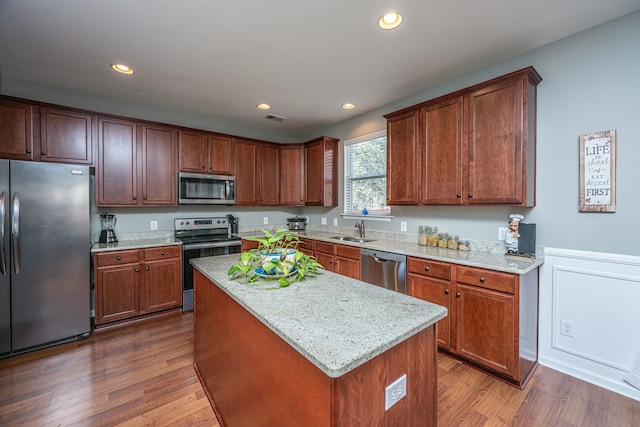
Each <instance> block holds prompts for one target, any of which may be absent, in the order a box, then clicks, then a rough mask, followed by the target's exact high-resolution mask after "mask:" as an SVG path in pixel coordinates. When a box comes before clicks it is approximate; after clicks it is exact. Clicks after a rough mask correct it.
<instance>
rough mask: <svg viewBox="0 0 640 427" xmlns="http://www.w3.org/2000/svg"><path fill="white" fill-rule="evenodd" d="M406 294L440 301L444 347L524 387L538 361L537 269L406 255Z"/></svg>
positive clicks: (436, 301) (442, 345)
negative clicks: (444, 311) (508, 270)
mask: <svg viewBox="0 0 640 427" xmlns="http://www.w3.org/2000/svg"><path fill="white" fill-rule="evenodd" d="M408 271H409V274H408V293H409V295H412V296H415V297H417V298H421V299H424V300H427V301H430V302H433V303H435V304H439V305H443V306H445V307H447V309H448V310H449V315H448V316H447V317H446V318H445V319H442V320H441V321H439V322H438V326H437V329H438V345H439V347H440V348H441V349H442V350H445V351H446V352H449V353H450V354H452V355H454V356H456V357H459V358H461V359H462V360H464V361H467V362H470V363H471V364H473V365H476V366H479V367H482V368H485V369H487V370H489V371H490V372H491V373H493V374H495V375H497V376H498V377H500V378H502V379H504V380H506V381H508V382H510V383H512V384H514V385H516V386H519V387H524V385H525V384H526V382H527V381H528V379H529V377H530V375H531V373H532V372H533V368H534V367H535V365H536V363H537V356H538V348H537V332H538V327H537V325H538V314H537V313H538V311H537V307H538V269H534V270H532V271H530V272H528V273H526V274H523V275H519V274H510V273H502V272H497V271H492V270H485V269H481V268H475V267H467V266H460V265H454V264H448V263H444V262H438V261H429V260H424V259H420V258H412V257H409V260H408Z"/></svg>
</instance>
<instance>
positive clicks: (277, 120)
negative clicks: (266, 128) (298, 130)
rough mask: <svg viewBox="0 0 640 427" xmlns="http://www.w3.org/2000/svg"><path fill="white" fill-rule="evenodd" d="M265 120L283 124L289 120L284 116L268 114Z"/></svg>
mask: <svg viewBox="0 0 640 427" xmlns="http://www.w3.org/2000/svg"><path fill="white" fill-rule="evenodd" d="M265 119H269V120H274V121H276V122H283V121H285V120H287V118H286V117H284V116H278V115H276V114H267V116H266V117H265Z"/></svg>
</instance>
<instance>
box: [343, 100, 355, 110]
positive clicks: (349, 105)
mask: <svg viewBox="0 0 640 427" xmlns="http://www.w3.org/2000/svg"><path fill="white" fill-rule="evenodd" d="M342 108H344V109H345V110H353V109H354V108H356V104H352V103H350V102H347V103H346V104H342Z"/></svg>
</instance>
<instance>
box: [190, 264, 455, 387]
mask: <svg viewBox="0 0 640 427" xmlns="http://www.w3.org/2000/svg"><path fill="white" fill-rule="evenodd" d="M237 260H238V255H237V254H235V255H226V256H216V257H207V258H198V259H193V260H191V263H192V264H193V265H194V267H195V268H196V269H197V270H199V271H200V272H201V273H202V274H203V275H204V276H205V277H206V278H208V279H209V280H211V281H212V282H214V283H215V284H216V285H217V286H218V287H219V288H221V289H222V290H223V291H224V292H225V293H226V294H227V295H229V296H230V297H231V298H232V299H233V300H235V301H236V302H237V303H239V304H240V305H241V306H242V307H243V308H244V309H246V310H247V311H249V312H250V313H252V314H253V316H255V317H256V318H257V319H259V320H260V321H261V322H262V323H263V324H265V325H266V326H267V327H268V328H269V329H271V330H272V331H273V332H274V333H275V334H277V335H278V336H280V337H281V338H282V339H283V340H284V341H285V342H287V343H288V344H289V345H290V346H291V347H293V348H294V349H296V350H297V351H298V352H299V353H301V354H302V355H303V356H304V357H305V358H306V359H307V360H309V361H310V362H311V363H313V364H314V365H315V366H316V367H318V368H319V369H320V370H321V371H323V372H324V373H325V374H326V375H327V376H328V377H331V378H337V377H340V376H342V375H344V374H345V373H347V372H349V371H351V370H353V369H354V368H356V367H358V366H360V365H363V364H365V363H366V362H367V361H369V360H371V359H373V358H375V357H376V356H378V355H380V354H382V353H384V352H385V351H387V350H389V349H390V348H392V347H394V346H396V345H397V344H399V343H400V342H402V341H404V340H406V339H408V338H410V337H412V336H414V335H415V334H417V333H419V332H420V331H422V330H424V329H426V328H428V327H429V326H431V325H433V324H434V323H435V322H437V321H438V320H440V319H442V318H444V317H445V316H446V315H447V309H446V308H444V307H442V306H439V305H436V304H432V303H429V302H426V301H423V300H419V299H417V298H413V297H409V296H407V295H403V294H399V293H397V292H393V291H389V290H386V289H383V288H380V287H377V286H371V285H369V284H366V283H364V282H361V281H359V280H354V279H350V278H348V277H345V276H341V275H338V274H334V273H331V272H327V271H322V272H320V273H319V274H318V275H317V276H316V277H313V278H310V279H307V280H305V281H302V282H297V283H293V284H292V285H291V286H289V287H287V288H281V289H277V290H265V289H260V285H249V284H242V283H239V282H237V281H235V280H231V279H229V277H228V276H227V270H228V269H229V267H230V266H231V265H233V264H234V263H235V262H237ZM197 301H198V298H197V290H196V304H197Z"/></svg>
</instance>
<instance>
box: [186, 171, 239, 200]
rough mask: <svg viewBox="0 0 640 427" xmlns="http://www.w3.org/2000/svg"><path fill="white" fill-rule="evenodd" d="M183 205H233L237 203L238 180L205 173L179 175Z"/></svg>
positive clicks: (232, 177)
mask: <svg viewBox="0 0 640 427" xmlns="http://www.w3.org/2000/svg"><path fill="white" fill-rule="evenodd" d="M178 191H179V203H180V204H181V205H232V204H234V203H235V202H236V178H235V177H234V176H226V175H207V174H204V173H180V174H179V175H178Z"/></svg>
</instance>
